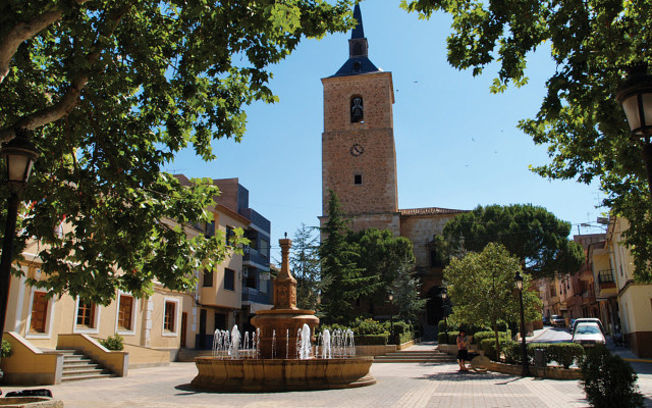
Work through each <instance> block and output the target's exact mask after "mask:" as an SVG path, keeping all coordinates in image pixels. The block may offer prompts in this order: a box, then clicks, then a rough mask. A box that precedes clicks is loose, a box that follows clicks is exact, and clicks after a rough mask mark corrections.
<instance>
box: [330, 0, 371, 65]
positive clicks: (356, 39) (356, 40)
mask: <svg viewBox="0 0 652 408" xmlns="http://www.w3.org/2000/svg"><path fill="white" fill-rule="evenodd" d="M353 18H355V20H356V26H355V27H354V28H353V30H351V39H350V40H349V59H348V60H347V61H346V62H345V63H344V65H342V67H341V68H340V69H339V71H337V73H335V75H334V76H343V75H359V74H366V73H368V72H376V71H380V70H379V69H378V68H377V67H376V66H375V65H374V64H373V63H372V62H371V61H370V60H369V58H368V55H369V44H368V43H367V38H365V36H364V26H363V25H362V11H361V10H360V5H359V4H356V5H355V8H354V9H353Z"/></svg>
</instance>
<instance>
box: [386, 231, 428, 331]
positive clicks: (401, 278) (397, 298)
mask: <svg viewBox="0 0 652 408" xmlns="http://www.w3.org/2000/svg"><path fill="white" fill-rule="evenodd" d="M410 250H411V244H410ZM390 255H391V254H390ZM398 268H399V269H398V276H397V277H396V279H394V281H393V282H392V284H391V292H392V293H393V295H394V300H393V302H392V305H391V307H396V308H397V309H398V315H399V317H400V318H401V319H404V320H408V321H416V319H417V316H418V314H419V313H420V312H421V311H423V308H424V307H425V306H426V302H427V299H421V298H420V295H419V291H420V286H421V284H420V282H419V278H417V277H416V275H415V272H414V260H412V261H406V260H404V261H403V262H402V263H401V264H400V265H399V266H398ZM394 305H396V306H394Z"/></svg>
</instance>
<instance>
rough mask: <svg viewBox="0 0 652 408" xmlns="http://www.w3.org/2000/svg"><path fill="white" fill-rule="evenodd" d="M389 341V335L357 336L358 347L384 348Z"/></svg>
mask: <svg viewBox="0 0 652 408" xmlns="http://www.w3.org/2000/svg"><path fill="white" fill-rule="evenodd" d="M388 341H389V333H387V332H385V333H384V334H367V335H360V336H355V344H356V345H358V346H384V345H386V344H387V342H388Z"/></svg>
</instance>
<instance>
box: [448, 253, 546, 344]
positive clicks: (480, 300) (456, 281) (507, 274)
mask: <svg viewBox="0 0 652 408" xmlns="http://www.w3.org/2000/svg"><path fill="white" fill-rule="evenodd" d="M520 269H521V268H520V265H519V261H518V259H516V258H514V257H512V256H510V254H509V253H508V252H507V250H506V249H505V247H503V246H502V245H499V244H494V243H490V244H488V245H487V246H486V247H485V248H484V249H483V250H482V252H481V253H474V252H470V253H468V254H467V255H466V256H464V258H461V259H458V258H453V259H452V260H451V263H450V264H449V265H448V266H447V267H446V268H445V269H444V280H445V281H446V282H448V284H447V285H448V294H449V296H450V298H451V302H452V303H453V305H454V307H453V314H452V315H451V317H449V320H453V321H458V322H460V321H470V322H474V324H476V325H478V326H484V327H491V328H492V330H493V331H494V332H497V331H498V323H499V321H505V320H507V321H510V320H517V319H519V318H520V313H519V312H520V306H519V300H518V290H517V289H516V285H515V281H514V277H515V276H516V273H517V272H519V271H520ZM523 279H524V280H523V287H524V288H528V287H529V286H530V277H529V276H528V275H525V276H524V277H523ZM523 305H524V308H525V318H526V320H527V321H533V320H535V319H537V318H538V317H539V316H541V300H540V299H539V298H538V294H537V293H535V292H532V291H529V290H524V291H523ZM495 346H496V347H498V348H499V347H500V345H499V344H496V345H495Z"/></svg>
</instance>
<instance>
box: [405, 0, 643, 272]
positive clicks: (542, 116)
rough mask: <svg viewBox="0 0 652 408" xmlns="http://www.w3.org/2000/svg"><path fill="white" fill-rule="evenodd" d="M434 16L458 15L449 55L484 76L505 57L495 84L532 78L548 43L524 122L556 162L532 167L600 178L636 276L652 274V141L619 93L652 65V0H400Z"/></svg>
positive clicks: (548, 173) (556, 174)
mask: <svg viewBox="0 0 652 408" xmlns="http://www.w3.org/2000/svg"><path fill="white" fill-rule="evenodd" d="M402 7H403V8H405V9H407V10H408V11H414V12H418V13H420V16H421V17H424V18H428V17H430V16H431V15H432V13H433V12H435V11H444V12H446V13H449V14H450V15H451V16H452V17H453V20H452V25H451V29H452V34H451V35H450V36H449V37H448V61H449V62H450V64H451V65H452V66H454V67H455V68H458V69H472V72H473V75H479V74H481V73H482V71H483V69H484V68H485V67H487V66H488V65H489V64H491V63H493V62H497V63H498V64H499V65H500V68H499V71H498V76H497V78H495V79H494V83H493V86H492V88H491V91H492V92H502V91H504V90H505V89H506V88H507V86H508V85H509V84H514V85H516V86H522V85H524V84H526V83H527V76H526V66H527V57H528V54H530V53H531V52H534V51H536V50H538V49H540V48H544V49H548V48H549V49H550V53H551V57H552V59H553V61H554V63H555V64H556V67H555V70H554V72H552V73H551V76H550V78H549V79H548V81H547V83H546V85H547V88H548V92H547V94H546V96H545V97H544V98H543V101H542V103H541V108H540V109H539V112H538V113H537V114H536V116H535V117H534V118H530V119H524V120H522V121H520V123H519V128H520V129H521V130H523V131H524V132H525V133H526V134H528V135H529V136H531V137H532V139H533V140H534V142H535V143H537V144H542V145H544V146H547V148H548V155H549V157H550V159H551V162H550V164H547V165H544V166H540V167H535V168H534V169H533V170H534V171H535V172H536V173H538V174H540V175H542V176H544V177H550V178H559V179H572V178H575V179H577V180H578V181H580V182H583V183H590V182H591V181H592V180H594V179H598V180H599V181H600V183H601V187H602V189H603V190H604V191H605V193H606V194H607V198H606V199H605V200H604V205H605V206H607V207H610V208H612V209H613V211H614V212H615V213H616V214H618V215H622V216H625V217H626V218H628V219H629V220H630V221H631V225H632V227H631V228H630V230H629V231H628V232H627V234H626V235H627V243H628V244H629V245H630V248H631V250H632V252H633V254H634V257H635V262H636V275H637V278H638V279H641V280H651V279H652V264H651V263H650V262H649V260H650V259H652V239H650V236H651V235H650V233H649V231H651V230H652V214H651V211H652V203H651V202H650V197H649V194H648V190H647V182H646V172H645V165H644V163H643V161H642V160H641V152H642V150H643V148H644V147H646V146H647V148H648V149H649V148H650V140H649V138H647V139H642V140H633V139H632V138H631V136H630V133H629V127H628V125H627V122H626V118H625V115H624V113H623V110H622V108H621V107H620V105H619V103H618V101H617V100H616V94H617V92H618V90H619V87H620V86H622V83H623V79H624V78H625V77H626V76H627V75H628V74H629V72H631V71H632V70H637V69H638V70H642V71H645V70H647V71H648V72H649V67H652V47H650V44H652V1H650V0H636V1H577V0H562V1H552V0H543V1H540V0H525V1H523V0H489V1H481V0H470V1H458V0H403V1H402Z"/></svg>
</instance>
